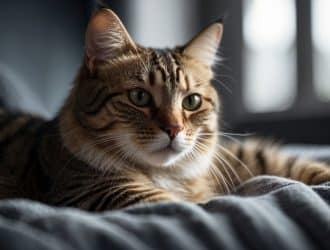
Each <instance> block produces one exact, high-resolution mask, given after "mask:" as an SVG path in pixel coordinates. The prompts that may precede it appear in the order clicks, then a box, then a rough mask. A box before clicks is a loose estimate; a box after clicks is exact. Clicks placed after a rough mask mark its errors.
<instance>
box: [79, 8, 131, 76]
mask: <svg viewBox="0 0 330 250" xmlns="http://www.w3.org/2000/svg"><path fill="white" fill-rule="evenodd" d="M85 46H86V52H85V57H86V59H85V60H86V65H87V67H88V68H89V70H90V71H91V72H93V71H94V69H95V67H96V66H97V63H99V62H104V61H108V60H111V59H115V58H117V57H118V56H120V55H121V54H123V53H125V52H126V51H129V50H135V49H136V44H135V43H134V42H133V40H132V38H131V37H130V35H129V34H128V32H127V30H126V29H125V26H124V25H123V23H122V22H121V20H120V19H119V17H118V16H117V15H116V14H115V13H114V12H113V11H111V10H110V9H100V10H98V11H97V12H96V13H95V14H94V15H93V17H92V18H91V20H90V22H89V24H88V27H87V32H86V45H85Z"/></svg>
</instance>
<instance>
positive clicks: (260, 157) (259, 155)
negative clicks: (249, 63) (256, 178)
mask: <svg viewBox="0 0 330 250" xmlns="http://www.w3.org/2000/svg"><path fill="white" fill-rule="evenodd" d="M256 160H257V162H258V165H259V167H260V175H263V174H266V173H267V162H266V158H265V155H264V151H263V150H262V149H259V150H258V151H257V152H256Z"/></svg>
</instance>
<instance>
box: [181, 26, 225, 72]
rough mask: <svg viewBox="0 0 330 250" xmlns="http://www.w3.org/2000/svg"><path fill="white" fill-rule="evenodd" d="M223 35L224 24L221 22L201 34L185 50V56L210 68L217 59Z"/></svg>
mask: <svg viewBox="0 0 330 250" xmlns="http://www.w3.org/2000/svg"><path fill="white" fill-rule="evenodd" d="M222 35H223V23H222V20H219V21H217V22H215V23H213V24H211V25H209V26H208V27H207V28H206V29H204V30H203V31H202V32H200V33H199V34H198V35H197V36H195V38H193V39H192V40H191V41H190V42H189V43H188V44H187V45H186V46H184V49H183V55H185V56H188V57H192V58H194V59H196V60H198V61H200V62H201V63H203V64H205V65H206V66H208V67H212V66H213V64H214V63H215V62H216V59H217V50H218V47H219V45H220V42H221V39H222Z"/></svg>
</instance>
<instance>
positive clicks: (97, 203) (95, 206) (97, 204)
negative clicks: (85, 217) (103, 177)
mask: <svg viewBox="0 0 330 250" xmlns="http://www.w3.org/2000/svg"><path fill="white" fill-rule="evenodd" d="M108 192H109V190H107V189H106V190H104V191H103V192H100V193H98V194H95V195H94V196H97V197H95V199H94V201H93V202H92V203H91V204H90V205H89V207H88V210H89V211H99V212H101V211H102V210H105V209H102V206H101V202H102V200H103V199H104V197H105V196H106V195H107V194H108Z"/></svg>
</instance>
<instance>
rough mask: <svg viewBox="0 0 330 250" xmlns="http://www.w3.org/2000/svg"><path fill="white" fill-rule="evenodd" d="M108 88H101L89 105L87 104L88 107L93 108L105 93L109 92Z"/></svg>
mask: <svg viewBox="0 0 330 250" xmlns="http://www.w3.org/2000/svg"><path fill="white" fill-rule="evenodd" d="M107 89H108V88H107V87H105V86H103V87H102V88H100V89H99V90H98V91H97V93H96V95H95V96H94V97H93V98H92V100H90V102H89V103H87V105H88V106H92V105H93V104H94V103H95V102H96V101H97V100H98V99H99V98H100V96H101V95H102V94H104V92H105V91H106V90H107Z"/></svg>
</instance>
